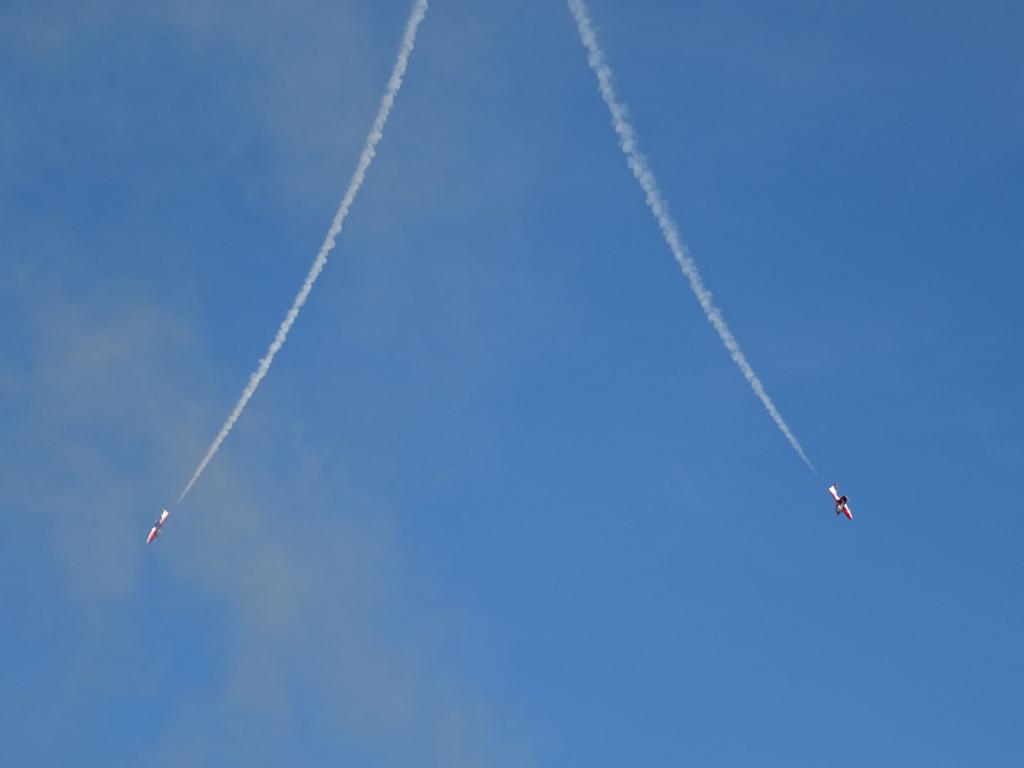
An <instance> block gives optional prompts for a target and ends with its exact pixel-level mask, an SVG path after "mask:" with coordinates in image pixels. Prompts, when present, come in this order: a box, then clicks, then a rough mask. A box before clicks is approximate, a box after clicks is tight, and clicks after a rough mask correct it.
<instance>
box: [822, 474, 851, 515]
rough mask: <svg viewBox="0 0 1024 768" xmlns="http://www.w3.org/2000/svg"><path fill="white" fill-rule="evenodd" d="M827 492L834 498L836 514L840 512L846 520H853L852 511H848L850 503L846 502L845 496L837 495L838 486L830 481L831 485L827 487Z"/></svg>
mask: <svg viewBox="0 0 1024 768" xmlns="http://www.w3.org/2000/svg"><path fill="white" fill-rule="evenodd" d="M828 492H829V493H831V494H832V498H833V499H835V502H836V514H837V515H838V514H839V513H840V512H842V513H843V514H844V515H846V519H847V520H853V512H851V511H850V505H849V504H847V503H846V497H845V496H840V495H839V486H838V485H836V484H835V483H832V485H830V486H829V487H828Z"/></svg>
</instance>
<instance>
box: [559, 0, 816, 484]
mask: <svg viewBox="0 0 1024 768" xmlns="http://www.w3.org/2000/svg"><path fill="white" fill-rule="evenodd" d="M568 2H569V10H570V11H571V12H572V15H573V18H574V19H576V28H577V30H578V31H579V34H580V40H581V41H582V43H583V47H584V48H586V50H587V61H588V62H589V63H590V68H591V69H592V70H593V71H594V74H595V75H596V76H597V87H598V90H599V91H600V92H601V98H602V99H604V103H605V104H606V105H607V106H608V111H609V112H610V113H611V118H612V126H613V127H614V128H615V133H617V134H618V136H619V145H620V146H621V147H622V151H623V153H624V154H625V155H626V163H627V164H628V165H629V169H630V170H631V171H632V172H633V175H634V176H635V177H636V180H637V181H638V182H639V183H640V187H641V189H643V191H644V195H645V196H646V198H647V206H648V207H649V208H650V209H651V213H653V214H654V218H655V220H656V221H657V222H658V228H659V229H661V234H662V235H663V236H664V238H665V242H666V243H667V244H668V247H669V249H670V250H671V251H672V255H673V256H675V258H676V261H677V262H679V267H680V269H682V270H683V274H684V275H686V277H687V279H688V280H689V281H690V288H692V289H693V293H694V295H696V297H697V301H699V302H700V306H701V309H703V310H704V314H705V315H706V316H707V318H708V322H710V323H711V325H712V326H714V328H715V330H716V331H717V332H718V335H719V337H720V338H721V339H722V343H723V344H724V345H725V348H726V349H727V350H729V354H730V355H731V356H732V359H733V362H735V363H736V365H737V366H738V367H739V369H740V371H741V372H742V373H743V377H744V378H745V379H746V380H747V383H749V384H750V388H751V389H753V390H754V394H755V395H757V398H758V399H759V400H760V401H761V403H762V404H763V405H764V407H765V410H767V411H768V415H769V416H771V417H772V421H774V422H775V425H776V426H777V427H778V428H779V430H780V431H781V432H782V434H783V435H785V436H786V439H787V440H789V444H790V445H792V446H793V449H794V450H795V451H796V452H797V454H798V455H799V456H800V458H801V459H803V461H804V463H805V464H807V466H808V467H810V468H811V469H812V470H814V465H813V464H811V462H810V459H808V458H807V455H806V454H805V453H804V449H803V448H801V447H800V443H799V441H798V440H797V439H796V436H795V435H794V434H793V432H792V431H791V430H790V428H789V425H787V424H786V422H785V420H784V419H783V418H782V414H780V413H779V410H778V408H776V407H775V404H774V403H773V402H772V400H771V398H770V397H768V393H767V392H765V389H764V385H762V384H761V380H760V379H759V378H757V374H756V373H754V369H753V368H751V367H750V363H748V362H747V358H746V356H745V355H744V354H743V350H742V349H740V345H739V342H738V341H736V337H735V336H733V335H732V331H730V330H729V326H728V325H726V323H725V319H724V318H723V317H722V312H721V310H719V309H718V307H717V306H715V303H714V301H713V299H712V295H711V291H709V290H708V289H707V288H706V287H705V286H704V281H703V280H701V277H700V272H699V271H698V269H697V264H696V263H695V262H694V261H693V259H692V258H691V257H690V254H689V253H687V251H686V247H685V246H684V245H683V243H682V241H681V240H680V238H679V232H678V230H677V229H676V225H675V222H673V221H672V217H671V216H669V212H668V204H667V203H666V202H665V199H664V198H663V197H662V195H661V190H660V189H658V182H657V180H656V179H655V178H654V172H653V171H652V170H651V169H650V167H649V166H648V165H647V161H646V159H644V156H643V155H642V154H640V147H639V143H638V141H637V137H636V131H635V129H634V128H633V125H632V123H630V122H629V118H628V117H627V115H626V108H625V106H623V104H622V103H621V102H619V99H618V96H617V95H616V93H615V88H614V86H613V85H612V71H611V69H610V68H609V66H608V63H607V61H606V60H605V55H604V51H603V50H602V49H601V46H600V44H599V43H598V41H597V35H596V34H595V32H594V26H593V24H592V23H591V21H590V13H589V11H588V10H587V6H586V3H585V0H568Z"/></svg>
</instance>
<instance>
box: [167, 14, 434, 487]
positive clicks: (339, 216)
mask: <svg viewBox="0 0 1024 768" xmlns="http://www.w3.org/2000/svg"><path fill="white" fill-rule="evenodd" d="M426 15H427V0H416V3H415V5H413V8H412V13H410V15H409V20H408V21H407V22H406V24H405V34H404V35H403V36H402V43H401V45H400V46H399V48H398V58H397V59H395V66H394V68H393V69H392V70H391V79H390V80H388V85H387V88H386V89H385V90H384V96H383V97H382V98H381V102H380V108H379V109H378V110H377V117H376V118H374V120H373V125H372V126H371V127H370V134H369V136H367V138H366V145H365V146H364V147H363V152H362V154H361V155H360V156H359V162H358V163H357V164H356V170H355V172H354V173H353V174H352V180H351V181H349V183H348V189H347V190H346V191H345V196H344V197H343V198H342V199H341V204H340V205H339V206H338V211H337V213H335V214H334V220H333V221H332V222H331V227H330V229H328V230H327V236H326V237H325V238H324V242H323V245H321V246H320V251H319V252H318V253H317V255H316V259H315V260H314V261H313V266H312V267H310V270H309V273H308V274H307V275H306V280H305V282H303V284H302V288H301V289H300V290H299V293H298V295H297V296H296V297H295V301H293V302H292V306H291V309H289V310H288V314H287V315H285V318H284V321H283V322H282V323H281V326H280V327H279V328H278V329H277V334H276V335H275V336H274V340H273V341H272V342H271V344H270V348H269V349H268V350H267V354H266V355H265V356H264V357H263V359H261V360H260V364H259V367H258V368H257V369H256V370H255V371H254V372H253V373H252V374H251V375H250V376H249V383H248V384H247V385H246V386H245V389H244V390H242V396H241V397H240V398H239V399H238V402H237V403H236V404H235V407H234V410H232V411H231V415H230V416H228V418H227V421H225V422H224V426H223V427H221V428H220V432H218V433H217V437H216V438H214V440H213V443H212V444H211V445H210V448H209V450H208V451H207V452H206V455H205V456H203V460H202V461H200V462H199V466H198V467H196V471H195V472H194V473H192V478H191V479H190V480H189V481H188V485H186V486H185V490H183V491H182V492H181V495H180V496H179V497H178V501H179V502H180V501H181V500H182V499H184V498H185V495H186V494H187V493H188V492H189V491H190V490H191V489H192V486H193V485H195V482H196V480H198V479H199V476H200V475H202V474H203V470H205V469H206V465H207V464H209V463H210V460H211V459H212V458H213V457H214V456H215V455H216V453H217V451H218V449H219V448H220V446H221V443H223V442H224V439H225V438H226V437H227V436H228V433H230V432H231V428H232V427H234V426H235V422H236V421H238V417H239V416H241V415H242V411H243V410H245V406H246V404H247V403H248V402H249V399H250V398H251V397H252V396H253V394H254V393H255V392H256V388H257V387H258V386H259V385H260V382H261V381H263V377H264V376H266V375H267V371H268V370H270V364H271V363H272V362H274V356H275V355H276V354H277V353H278V350H280V349H281V347H282V346H284V342H285V339H286V338H287V337H288V331H290V330H291V327H292V325H293V324H294V323H295V319H296V318H297V317H298V316H299V311H300V310H301V309H302V305H303V304H305V303H306V299H307V298H308V297H309V292H310V291H311V290H313V283H315V282H316V279H317V277H319V276H320V272H321V271H322V270H323V268H324V265H325V264H326V263H327V256H328V254H330V252H331V251H332V250H333V249H334V244H335V243H334V238H335V237H336V236H337V235H338V233H339V232H341V228H342V226H343V225H344V223H345V218H346V217H347V216H348V212H349V208H351V207H352V203H353V202H354V201H355V199H356V195H357V194H359V188H360V187H361V186H362V185H363V181H364V180H365V179H366V171H367V169H368V168H369V167H370V163H372V162H373V158H374V155H376V154H377V144H378V142H380V140H381V138H382V137H383V135H384V125H385V123H387V120H388V115H389V114H390V113H391V107H392V106H393V105H394V103H395V97H396V96H397V95H398V91H399V89H400V88H401V87H402V78H403V77H404V76H405V70H406V68H407V67H408V65H409V55H410V54H411V53H412V49H413V46H414V45H415V44H416V30H417V29H418V28H419V25H420V22H421V21H423V17H424V16H426Z"/></svg>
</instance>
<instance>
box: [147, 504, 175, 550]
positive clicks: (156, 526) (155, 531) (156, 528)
mask: <svg viewBox="0 0 1024 768" xmlns="http://www.w3.org/2000/svg"><path fill="white" fill-rule="evenodd" d="M170 514H171V513H170V512H168V511H167V510H166V509H161V510H160V517H158V518H157V519H156V522H155V523H153V528H152V530H151V531H150V532H149V536H147V537H146V543H147V544H152V543H153V540H154V539H156V537H157V536H159V535H160V529H161V528H163V527H164V523H166V522H167V518H168V516H169V515H170Z"/></svg>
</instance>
